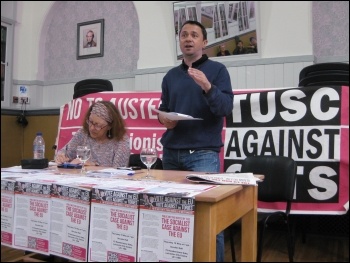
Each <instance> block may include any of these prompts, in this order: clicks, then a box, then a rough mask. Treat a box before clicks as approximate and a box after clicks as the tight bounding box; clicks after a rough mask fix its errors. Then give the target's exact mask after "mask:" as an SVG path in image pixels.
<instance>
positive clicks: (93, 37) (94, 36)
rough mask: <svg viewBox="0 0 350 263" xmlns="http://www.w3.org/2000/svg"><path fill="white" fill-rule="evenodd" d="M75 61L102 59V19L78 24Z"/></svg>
mask: <svg viewBox="0 0 350 263" xmlns="http://www.w3.org/2000/svg"><path fill="white" fill-rule="evenodd" d="M77 35H78V39H77V59H84V58H94V57H103V45H104V41H103V38H104V19H99V20H94V21H88V22H83V23H78V31H77Z"/></svg>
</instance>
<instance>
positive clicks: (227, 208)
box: [51, 166, 263, 262]
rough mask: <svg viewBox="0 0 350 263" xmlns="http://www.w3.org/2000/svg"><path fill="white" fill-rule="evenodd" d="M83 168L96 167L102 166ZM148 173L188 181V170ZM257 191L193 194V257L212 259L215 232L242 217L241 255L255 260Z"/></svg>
mask: <svg viewBox="0 0 350 263" xmlns="http://www.w3.org/2000/svg"><path fill="white" fill-rule="evenodd" d="M86 168H87V170H99V169H102V168H106V167H92V166H87V167H86ZM51 169H52V168H51ZM54 169H55V168H54ZM57 170H58V172H60V173H64V174H75V175H76V174H80V170H78V169H77V170H76V169H57ZM146 173H147V170H139V171H136V173H135V175H134V176H133V178H134V179H140V178H142V177H143V176H145V175H146ZM151 173H152V175H153V176H154V177H155V179H156V180H163V181H173V182H177V183H191V182H189V181H188V180H186V175H188V174H189V172H188V171H170V170H151ZM192 173H196V172H192V171H191V174H192ZM82 176H84V175H82ZM261 178H263V177H261ZM257 192H258V191H257V186H242V185H220V186H219V187H216V188H213V189H211V190H208V191H206V192H203V193H200V194H198V195H196V196H195V202H196V203H195V216H194V244H193V246H194V251H193V261H195V262H215V261H216V235H217V234H218V233H220V232H221V231H223V230H224V229H226V228H227V227H229V226H230V225H231V224H232V223H234V222H235V221H237V220H238V219H242V234H241V235H242V238H241V248H242V249H241V259H242V261H251V262H253V261H256V254H257Z"/></svg>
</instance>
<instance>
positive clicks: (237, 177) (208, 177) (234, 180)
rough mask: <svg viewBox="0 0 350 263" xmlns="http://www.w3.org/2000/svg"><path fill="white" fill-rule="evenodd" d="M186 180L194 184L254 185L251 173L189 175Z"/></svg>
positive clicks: (255, 179) (254, 180) (254, 179)
mask: <svg viewBox="0 0 350 263" xmlns="http://www.w3.org/2000/svg"><path fill="white" fill-rule="evenodd" d="M186 179H187V180H189V181H191V182H195V183H209V184H241V185H256V181H257V180H259V179H258V178H256V177H255V176H254V175H253V173H218V174H189V175H187V176H186Z"/></svg>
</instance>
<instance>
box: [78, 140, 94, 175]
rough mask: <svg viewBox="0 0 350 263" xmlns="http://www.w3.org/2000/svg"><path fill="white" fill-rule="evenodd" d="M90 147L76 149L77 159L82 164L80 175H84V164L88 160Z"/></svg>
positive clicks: (82, 146) (81, 146) (84, 146)
mask: <svg viewBox="0 0 350 263" xmlns="http://www.w3.org/2000/svg"><path fill="white" fill-rule="evenodd" d="M90 154H91V149H90V146H87V145H80V146H78V147H77V158H78V159H79V160H80V161H81V162H82V164H83V165H82V167H81V173H85V172H86V170H85V162H86V161H87V160H88V159H89V158H90Z"/></svg>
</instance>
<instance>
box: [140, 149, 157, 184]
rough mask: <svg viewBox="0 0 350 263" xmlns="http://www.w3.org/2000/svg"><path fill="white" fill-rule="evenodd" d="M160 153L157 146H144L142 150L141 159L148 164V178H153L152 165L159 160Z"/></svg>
mask: <svg viewBox="0 0 350 263" xmlns="http://www.w3.org/2000/svg"><path fill="white" fill-rule="evenodd" d="M157 158H158V154H157V150H156V148H143V149H142V150H141V152H140V159H141V162H143V163H144V164H145V165H146V166H147V175H146V176H145V177H144V178H146V179H150V178H153V176H152V175H151V173H150V169H151V166H152V165H153V164H154V163H155V162H156V161H157Z"/></svg>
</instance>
